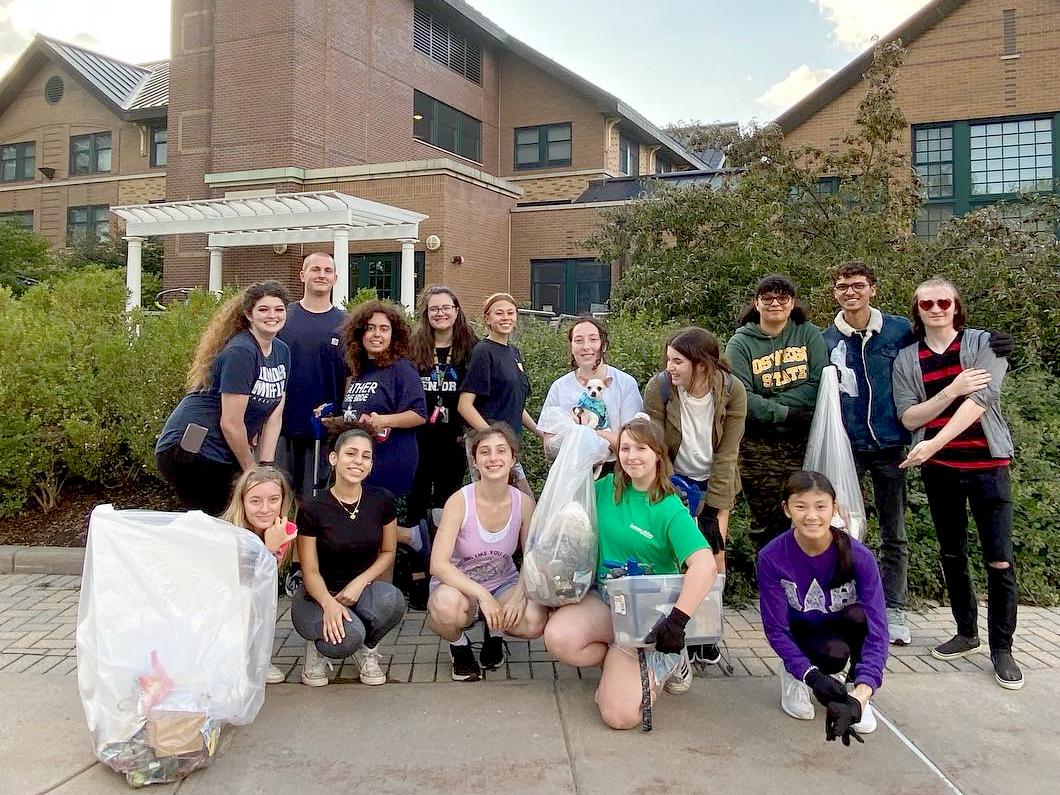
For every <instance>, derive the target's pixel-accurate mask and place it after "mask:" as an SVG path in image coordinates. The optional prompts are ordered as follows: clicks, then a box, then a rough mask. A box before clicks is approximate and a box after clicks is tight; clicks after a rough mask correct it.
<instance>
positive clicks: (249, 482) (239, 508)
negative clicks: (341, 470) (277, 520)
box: [220, 465, 294, 567]
mask: <svg viewBox="0 0 1060 795" xmlns="http://www.w3.org/2000/svg"><path fill="white" fill-rule="evenodd" d="M260 483H277V484H279V486H280V493H281V494H282V495H283V497H282V499H281V501H280V516H286V517H288V518H289V517H290V516H291V509H292V508H293V507H294V494H292V493H291V484H290V483H289V482H288V480H287V476H286V475H285V474H283V472H281V471H280V470H279V469H277V468H276V467H273V466H261V465H259V466H256V467H252V468H250V469H247V470H244V471H243V474H242V475H240V476H239V477H238V478H237V479H236V483H235V485H234V486H233V487H232V499H231V500H229V502H228V507H227V508H225V511H224V513H222V514H221V517H220V518H222V519H224V520H225V521H226V522H228V523H229V524H234V525H235V526H236V527H242V528H245V529H247V530H250V532H252V533H254V535H258V534H257V532H256V531H255V530H253V529H252V528H251V527H250V523H249V522H247V512H246V508H245V507H244V506H243V498H244V497H245V496H246V494H247V492H248V491H250V490H251V489H252V488H254V487H255V486H257V485H258V484H260ZM259 537H260V536H259ZM262 540H263V541H264V539H262ZM292 554H294V544H290V545H288V547H287V551H286V552H285V553H284V556H283V560H282V561H280V562H279V565H280V566H281V567H282V566H285V565H287V563H288V562H289V561H290V559H291V555H292Z"/></svg>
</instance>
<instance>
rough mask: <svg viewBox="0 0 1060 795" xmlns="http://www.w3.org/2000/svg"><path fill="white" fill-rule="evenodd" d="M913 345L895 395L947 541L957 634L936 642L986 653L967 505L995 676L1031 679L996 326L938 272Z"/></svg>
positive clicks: (1013, 683)
mask: <svg viewBox="0 0 1060 795" xmlns="http://www.w3.org/2000/svg"><path fill="white" fill-rule="evenodd" d="M912 315H913V334H914V335H915V336H916V337H917V338H918V341H917V342H915V343H914V344H912V345H910V346H908V347H906V348H903V349H902V351H901V352H900V353H899V354H898V358H897V359H895V362H894V403H895V406H896V407H897V409H898V416H899V418H900V419H901V421H902V424H903V425H904V426H905V427H906V428H907V429H909V430H910V431H911V432H912V433H913V447H912V449H910V451H909V455H908V456H907V457H906V459H905V461H903V462H902V463H901V464H900V465H899V466H900V467H901V468H902V469H908V468H909V467H915V466H918V467H921V469H920V474H921V476H922V477H923V480H924V492H925V494H926V495H927V499H928V507H929V508H930V509H931V519H932V521H933V522H934V524H935V533H936V535H937V536H938V540H939V551H940V553H941V557H942V571H943V574H944V575H945V580H946V592H947V594H948V595H949V598H950V609H951V610H952V611H953V618H954V620H955V621H956V622H957V634H956V635H954V636H953V637H952V638H950V639H949V640H947V641H945V642H944V643H940V644H939V645H938V646H936V647H935V648H934V649H932V650H931V654H932V656H934V657H936V658H937V659H940V660H953V659H956V658H958V657H963V656H964V655H967V654H973V653H975V652H977V651H979V630H978V623H977V621H978V617H977V614H978V608H977V599H976V594H975V586H974V585H973V584H972V578H971V574H970V573H969V571H968V509H969V508H971V513H972V518H973V520H974V521H975V526H976V529H977V530H978V531H979V540H980V543H981V545H982V550H983V559H984V563H985V564H986V566H985V568H986V585H987V598H988V603H989V604H988V610H987V627H988V629H989V636H990V660H991V662H992V663H993V666H994V678H995V679H996V681H997V683H998V684H999V685H1001V687H1003V688H1006V689H1008V690H1018V689H1019V688H1021V687H1023V673H1022V672H1021V671H1020V668H1019V666H1018V665H1017V664H1016V661H1015V660H1014V659H1013V657H1012V635H1013V633H1014V632H1015V629H1016V605H1017V596H1016V572H1015V569H1014V568H1013V567H1014V556H1013V553H1012V499H1011V496H1010V491H1009V475H1008V467H1009V462H1010V461H1011V460H1012V455H1013V445H1012V436H1011V435H1010V433H1009V429H1008V425H1007V424H1006V422H1005V418H1004V416H1003V415H1002V414H1001V385H1002V383H1003V381H1004V379H1005V371H1006V370H1007V369H1008V361H1007V360H1006V359H1004V358H1000V357H998V356H997V355H996V354H995V353H994V351H993V350H992V349H991V347H990V332H988V331H980V330H978V329H971V328H966V326H965V324H966V318H965V313H964V306H963V304H962V303H961V297H960V295H959V294H958V293H957V288H956V287H954V286H953V285H952V284H951V283H950V282H948V281H946V280H945V279H938V278H936V279H930V280H928V281H926V282H924V283H923V284H921V285H920V286H919V287H917V289H916V292H915V293H914V294H913V310H912Z"/></svg>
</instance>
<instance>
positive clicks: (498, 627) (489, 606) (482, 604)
mask: <svg viewBox="0 0 1060 795" xmlns="http://www.w3.org/2000/svg"><path fill="white" fill-rule="evenodd" d="M478 610H479V612H480V613H482V618H483V619H484V620H485V622H486V626H487V627H489V630H490V632H501V631H503V630H504V610H503V609H502V608H501V605H500V602H498V601H497V600H496V599H494V598H493V596H492V595H490V594H485V595H484V596H483V597H482V598H480V599H479V600H478Z"/></svg>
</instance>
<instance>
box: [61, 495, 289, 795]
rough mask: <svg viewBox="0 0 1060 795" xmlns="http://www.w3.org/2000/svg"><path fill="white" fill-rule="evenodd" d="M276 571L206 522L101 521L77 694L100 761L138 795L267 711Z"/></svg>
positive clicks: (184, 518)
mask: <svg viewBox="0 0 1060 795" xmlns="http://www.w3.org/2000/svg"><path fill="white" fill-rule="evenodd" d="M275 624H276V561H275V558H274V557H273V556H272V554H271V553H270V552H269V551H268V550H267V549H266V548H265V545H264V544H262V543H261V541H260V540H259V539H258V538H257V537H256V536H255V535H254V534H253V533H251V532H249V531H247V530H243V529H240V528H237V527H234V526H232V525H230V524H228V523H227V522H224V521H221V520H220V519H215V518H213V517H211V516H207V515H206V514H203V513H201V512H199V511H193V512H191V513H161V512H156V511H116V510H114V508H113V506H110V505H101V506H99V507H97V508H96V509H95V510H94V511H93V512H92V518H91V520H90V522H89V534H88V546H87V549H86V550H85V571H84V577H83V580H82V584H81V600H80V604H79V605H78V611H77V663H78V665H77V682H78V688H79V689H80V691H81V703H82V705H83V707H84V710H85V717H86V718H87V719H88V728H89V731H90V732H91V734H92V742H93V745H94V750H95V753H96V756H97V757H98V758H99V760H100V761H101V762H103V763H104V764H105V765H107V766H109V767H110V768H112V769H113V770H115V771H117V772H119V773H124V774H125V776H126V781H127V783H128V784H129V785H130V786H133V787H140V786H143V785H145V784H155V783H162V782H172V781H178V780H180V779H182V778H184V777H185V776H187V775H188V774H189V773H191V772H192V771H193V770H196V769H198V768H200V767H204V766H205V765H208V764H209V763H210V760H211V758H212V757H213V754H214V751H215V750H216V748H217V741H218V739H219V736H220V730H221V727H222V726H223V725H224V724H225V723H232V724H236V725H241V724H246V723H250V722H251V721H252V720H253V719H254V717H255V716H256V715H257V714H258V710H259V709H260V708H261V705H262V702H263V701H264V699H265V674H266V672H267V670H268V666H269V657H270V654H271V652H272V644H273V635H274V632H275Z"/></svg>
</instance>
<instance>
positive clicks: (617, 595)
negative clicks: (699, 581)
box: [603, 574, 725, 648]
mask: <svg viewBox="0 0 1060 795" xmlns="http://www.w3.org/2000/svg"><path fill="white" fill-rule="evenodd" d="M684 581H685V578H684V575H682V574H645V575H641V576H639V577H617V578H615V579H612V580H606V581H604V583H603V587H604V592H605V593H606V594H607V598H608V601H609V602H610V603H611V624H612V626H613V627H614V632H615V643H616V644H618V645H619V646H628V647H634V648H636V647H639V646H646V645H647V644H646V643H645V642H644V636H645V635H647V634H648V633H649V632H651V629H652V627H654V626H655V623H656V622H657V621H658V620H659V619H660V618H662V617H663V616H667V615H669V614H670V610H671V609H673V606H674V605H675V604H677V597H678V596H679V595H680V593H681V586H682V585H683V584H684ZM724 588H725V575H724V574H719V575H718V578H717V579H716V580H715V581H714V587H713V588H711V589H710V593H708V594H707V598H706V599H704V600H703V602H702V604H700V606H699V609H697V610H696V612H695V613H693V614H692V617H691V619H690V620H689V622H688V626H686V627H685V642H686V643H689V644H692V643H717V642H718V641H719V640H721V635H722V606H721V593H722V591H723V590H724Z"/></svg>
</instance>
